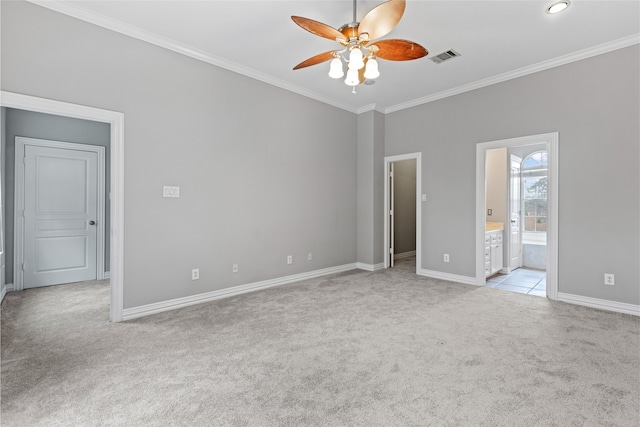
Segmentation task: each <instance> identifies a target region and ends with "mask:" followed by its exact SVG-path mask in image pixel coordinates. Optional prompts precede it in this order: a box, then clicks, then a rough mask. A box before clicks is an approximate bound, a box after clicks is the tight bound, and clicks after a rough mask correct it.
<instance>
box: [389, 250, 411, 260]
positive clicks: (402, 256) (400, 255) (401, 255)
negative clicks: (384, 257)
mask: <svg viewBox="0 0 640 427" xmlns="http://www.w3.org/2000/svg"><path fill="white" fill-rule="evenodd" d="M412 256H416V251H409V252H402V253H401V254H394V255H393V259H402V258H409V257H412Z"/></svg>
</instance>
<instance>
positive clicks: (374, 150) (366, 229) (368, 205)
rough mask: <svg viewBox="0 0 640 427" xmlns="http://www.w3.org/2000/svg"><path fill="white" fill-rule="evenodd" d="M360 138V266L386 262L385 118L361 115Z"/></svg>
mask: <svg viewBox="0 0 640 427" xmlns="http://www.w3.org/2000/svg"><path fill="white" fill-rule="evenodd" d="M357 134H358V137H357V138H358V159H357V165H356V169H357V173H358V200H357V205H358V224H357V227H358V233H357V248H358V262H361V263H364V264H368V265H370V266H374V265H376V264H380V263H382V262H384V168H383V167H382V165H383V164H384V115H383V114H381V113H379V112H377V111H369V112H367V113H362V114H360V115H359V116H358V119H357Z"/></svg>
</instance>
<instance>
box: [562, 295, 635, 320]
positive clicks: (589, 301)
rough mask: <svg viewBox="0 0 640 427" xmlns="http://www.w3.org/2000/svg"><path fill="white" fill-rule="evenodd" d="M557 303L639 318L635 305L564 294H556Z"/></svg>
mask: <svg viewBox="0 0 640 427" xmlns="http://www.w3.org/2000/svg"><path fill="white" fill-rule="evenodd" d="M558 301H562V302H567V303H569V304H576V305H584V306H585V307H592V308H599V309H600V310H607V311H615V312H617V313H624V314H632V315H634V316H640V305H635V304H627V303H624V302H617V301H609V300H605V299H599V298H591V297H583V296H581V295H573V294H565V293H564V292H558Z"/></svg>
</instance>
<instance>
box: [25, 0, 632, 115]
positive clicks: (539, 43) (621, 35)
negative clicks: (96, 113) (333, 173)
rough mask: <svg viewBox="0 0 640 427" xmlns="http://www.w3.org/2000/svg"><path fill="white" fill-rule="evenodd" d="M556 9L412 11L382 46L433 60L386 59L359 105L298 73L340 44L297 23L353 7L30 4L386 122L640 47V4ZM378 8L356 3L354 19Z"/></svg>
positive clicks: (344, 18) (544, 1)
mask: <svg viewBox="0 0 640 427" xmlns="http://www.w3.org/2000/svg"><path fill="white" fill-rule="evenodd" d="M552 1H553V0H534V1H531V0H510V1H505V0H502V1H484V0H473V1H457V0H448V1H428V0H409V1H407V6H406V10H405V13H404V16H403V18H402V20H401V21H400V23H399V24H398V25H397V27H396V28H395V29H394V30H393V31H392V32H391V33H390V34H388V35H387V36H385V37H384V39H389V38H400V39H408V40H411V41H414V42H417V43H419V44H421V45H423V46H424V47H426V48H427V50H429V52H430V54H429V56H428V57H426V58H421V59H418V60H414V61H406V62H393V61H383V60H380V61H379V64H380V73H381V76H380V77H379V78H378V79H377V80H376V83H375V84H373V85H371V86H366V85H360V86H358V87H357V94H355V95H354V94H352V93H351V88H350V87H348V86H346V85H345V84H344V83H343V82H342V80H333V79H331V78H329V77H328V76H327V72H328V69H329V64H328V63H323V64H319V65H316V66H313V67H309V68H305V69H301V70H296V71H293V70H292V68H293V67H294V66H295V65H296V64H298V63H299V62H301V61H302V60H304V59H307V58H308V57H311V56H313V55H316V54H318V53H321V52H326V51H329V50H333V49H336V48H338V47H339V45H338V43H337V42H332V41H331V40H327V39H324V38H320V37H317V36H315V35H313V34H311V33H308V32H306V31H304V30H303V29H301V28H300V27H298V26H297V25H296V24H295V23H294V22H293V21H292V20H291V18H290V17H291V15H298V16H303V17H306V18H310V19H314V20H316V21H320V22H323V23H326V24H328V25H331V26H333V27H336V28H338V27H340V26H342V25H343V24H345V23H348V22H350V21H351V18H352V7H353V2H352V0H340V1H330V0H306V1H302V0H297V1H284V0H283V1H273V0H256V1H241V0H234V1H213V0H209V1H184V0H183V1H153V0H145V1H103V0H83V1H64V2H51V1H36V0H34V1H33V2H34V3H36V4H40V5H42V6H45V7H48V8H51V9H54V10H58V11H60V12H63V13H67V14H69V15H72V16H76V17H78V18H81V19H84V20H87V21H89V22H93V23H95V24H98V25H102V26H105V27H108V28H111V29H114V30H116V31H120V32H122V33H125V34H129V35H132V36H135V37H138V38H141V39H143V40H147V41H150V42H152V43H155V44H158V45H161V46H165V47H168V48H170V49H173V50H176V51H178V52H182V53H185V54H187V55H190V56H193V57H196V58H200V59H202V60H205V61H207V62H210V63H213V64H216V65H220V66H223V67H225V68H228V69H231V70H233V71H236V72H239V73H241V74H245V75H248V76H251V77H254V78H257V79H260V80H263V81H266V82H269V83H272V84H275V85H277V86H280V87H283V88H286V89H289V90H292V91H294V92H297V93H301V94H304V95H307V96H310V97H312V98H314V99H318V100H321V101H324V102H327V103H329V104H332V105H336V106H338V107H340V108H343V109H346V110H349V111H354V112H361V111H366V110H368V109H372V108H374V106H375V109H377V110H379V111H383V112H389V111H395V110H398V109H401V108H404V107H407V106H411V105H416V104H420V103H423V102H427V101H429V100H433V99H438V98H441V97H444V96H447V95H451V94H454V93H459V92H462V91H465V90H469V89H473V88H476V87H481V86H485V85H488V84H491V83H496V82H498V81H503V80H506V79H508V78H513V77H517V76H519V75H525V74H528V73H531V72H534V71H539V70H541V69H545V68H549V67H551V66H555V65H560V64H563V63H567V62H570V61H573V60H576V59H582V58H586V57H589V56H593V55H594V54H599V53H603V52H607V51H610V50H613V49H617V48H620V47H625V46H629V45H632V44H635V43H639V42H640V1H638V0H625V1H613V0H604V1H592V0H573V1H572V3H571V6H570V7H569V8H568V9H567V10H566V11H564V12H562V13H560V14H557V15H549V14H547V13H545V8H546V7H547V6H548V5H550V4H552ZM381 2H382V1H381V0H376V1H371V0H364V1H358V3H357V10H358V12H357V17H358V20H360V19H362V17H363V16H364V15H365V14H366V13H367V12H368V11H370V10H371V9H373V8H374V7H375V6H376V5H378V4H380V3H381ZM449 49H454V50H456V51H457V52H459V53H460V54H461V55H462V56H461V57H459V58H455V59H452V60H450V61H447V62H444V63H442V64H440V65H436V64H435V63H433V62H432V61H430V60H429V59H428V58H430V57H431V56H434V55H437V54H439V53H441V52H443V51H446V50H449Z"/></svg>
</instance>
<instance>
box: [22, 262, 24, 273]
mask: <svg viewBox="0 0 640 427" xmlns="http://www.w3.org/2000/svg"><path fill="white" fill-rule="evenodd" d="M22 271H24V262H23V263H22Z"/></svg>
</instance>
